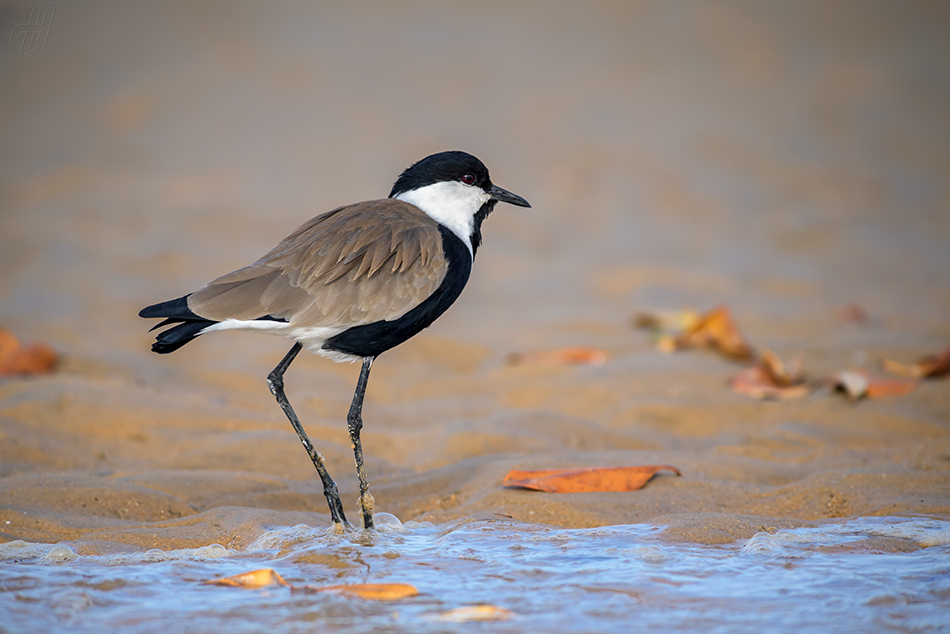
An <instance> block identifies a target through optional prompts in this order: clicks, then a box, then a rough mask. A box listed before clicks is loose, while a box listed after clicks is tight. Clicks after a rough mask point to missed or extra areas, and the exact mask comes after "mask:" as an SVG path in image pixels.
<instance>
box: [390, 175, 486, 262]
mask: <svg viewBox="0 0 950 634" xmlns="http://www.w3.org/2000/svg"><path fill="white" fill-rule="evenodd" d="M396 198H397V199H398V200H401V201H403V202H406V203H409V204H410V205H415V206H416V207H418V208H419V209H421V210H422V211H424V212H425V213H426V215H427V216H429V217H430V218H432V219H433V220H435V221H436V222H438V223H439V224H440V225H443V226H445V227H446V228H447V229H448V230H449V231H451V232H452V233H454V234H455V235H457V236H458V237H459V239H460V240H461V241H462V242H463V243H464V244H465V246H467V247H468V250H469V252H470V253H474V251H473V250H472V233H473V232H474V231H475V214H476V213H477V212H478V210H479V209H481V207H482V205H484V204H485V203H486V202H488V200H489V198H491V195H490V194H487V193H485V192H484V191H482V190H481V189H479V188H478V187H473V186H472V185H466V184H464V183H460V182H458V181H443V182H441V183H434V184H432V185H426V186H425V187H420V188H419V189H413V190H412V191H408V192H403V193H401V194H399V195H397V196H396Z"/></svg>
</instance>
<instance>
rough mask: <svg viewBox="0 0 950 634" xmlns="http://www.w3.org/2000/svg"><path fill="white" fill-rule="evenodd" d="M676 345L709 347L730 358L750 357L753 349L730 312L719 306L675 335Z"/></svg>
mask: <svg viewBox="0 0 950 634" xmlns="http://www.w3.org/2000/svg"><path fill="white" fill-rule="evenodd" d="M676 347H677V349H681V348H710V349H712V350H716V351H718V352H721V353H722V354H724V355H726V356H727V357H730V358H732V359H738V360H745V359H751V358H752V356H753V353H754V351H753V349H752V346H750V345H749V344H748V343H746V341H745V339H744V338H743V337H742V334H741V333H740V332H739V328H738V326H736V322H735V320H734V319H733V318H732V312H731V311H730V310H729V309H728V308H727V307H725V306H719V307H717V308H714V309H713V310H711V311H709V312H708V313H706V314H705V315H703V316H702V317H701V318H700V319H699V321H698V322H696V324H694V325H693V327H692V328H690V329H688V330H686V331H685V332H684V333H683V334H681V335H679V336H678V337H676Z"/></svg>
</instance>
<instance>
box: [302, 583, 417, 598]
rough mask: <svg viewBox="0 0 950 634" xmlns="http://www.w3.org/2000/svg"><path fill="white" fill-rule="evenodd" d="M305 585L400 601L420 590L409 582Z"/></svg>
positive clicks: (312, 587)
mask: <svg viewBox="0 0 950 634" xmlns="http://www.w3.org/2000/svg"><path fill="white" fill-rule="evenodd" d="M304 587H305V588H306V589H308V590H313V591H315V592H336V593H339V594H343V595H347V596H353V597H359V598H361V599H369V600H371V601H399V600H400V599H408V598H409V597H415V596H418V595H419V590H417V589H416V587H415V586H412V585H409V584H408V583H355V584H350V585H341V586H304Z"/></svg>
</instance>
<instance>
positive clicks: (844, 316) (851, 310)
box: [838, 303, 869, 326]
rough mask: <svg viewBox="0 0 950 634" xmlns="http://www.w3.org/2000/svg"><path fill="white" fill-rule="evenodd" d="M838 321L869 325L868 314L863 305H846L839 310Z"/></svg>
mask: <svg viewBox="0 0 950 634" xmlns="http://www.w3.org/2000/svg"><path fill="white" fill-rule="evenodd" d="M838 321H841V322H844V323H850V324H859V325H861V326H864V325H866V324H867V323H868V321H869V319H868V313H867V311H866V310H864V307H863V306H861V304H855V303H851V304H845V305H844V306H842V307H841V308H839V309H838Z"/></svg>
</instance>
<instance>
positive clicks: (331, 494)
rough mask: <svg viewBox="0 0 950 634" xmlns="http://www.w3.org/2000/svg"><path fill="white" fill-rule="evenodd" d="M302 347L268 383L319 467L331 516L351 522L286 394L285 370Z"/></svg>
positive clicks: (293, 351) (292, 351)
mask: <svg viewBox="0 0 950 634" xmlns="http://www.w3.org/2000/svg"><path fill="white" fill-rule="evenodd" d="M302 348H303V346H301V345H300V344H299V343H295V344H294V347H293V348H291V349H290V352H288V353H287V356H285V357H284V358H283V359H282V360H281V362H280V363H278V364H277V367H276V368H274V371H273V372H271V373H270V374H268V375H267V385H268V387H270V393H271V394H273V395H274V398H276V399H277V403H278V404H279V405H280V407H281V409H283V410H284V413H285V414H287V418H288V419H289V420H290V424H291V425H293V426H294V431H295V432H297V437H298V438H300V442H301V444H303V448H304V449H306V450H307V453H308V454H309V455H310V460H312V461H313V466H314V467H316V468H317V473H319V474H320V480H321V481H323V494H324V495H325V496H326V497H327V504H328V505H329V506H330V518H331V519H332V520H333V523H334V524H337V525H339V524H340V523H341V522H343V523H345V524H348V523H349V522H347V521H346V515H344V514H343V503H342V502H340V494H339V492H338V491H337V488H336V482H334V481H333V478H331V477H330V474H329V472H327V468H326V466H324V464H323V456H321V455H320V453H319V452H318V451H317V450H316V449H314V448H313V443H311V442H310V438H308V437H307V432H305V431H304V430H303V427H302V426H301V425H300V420H299V419H298V418H297V414H295V413H294V408H293V407H291V406H290V401H288V400H287V396H286V395H285V394H284V372H286V371H287V368H288V367H289V366H290V364H291V362H292V361H293V360H294V359H295V358H297V355H298V354H299V353H300V350H301V349H302Z"/></svg>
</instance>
